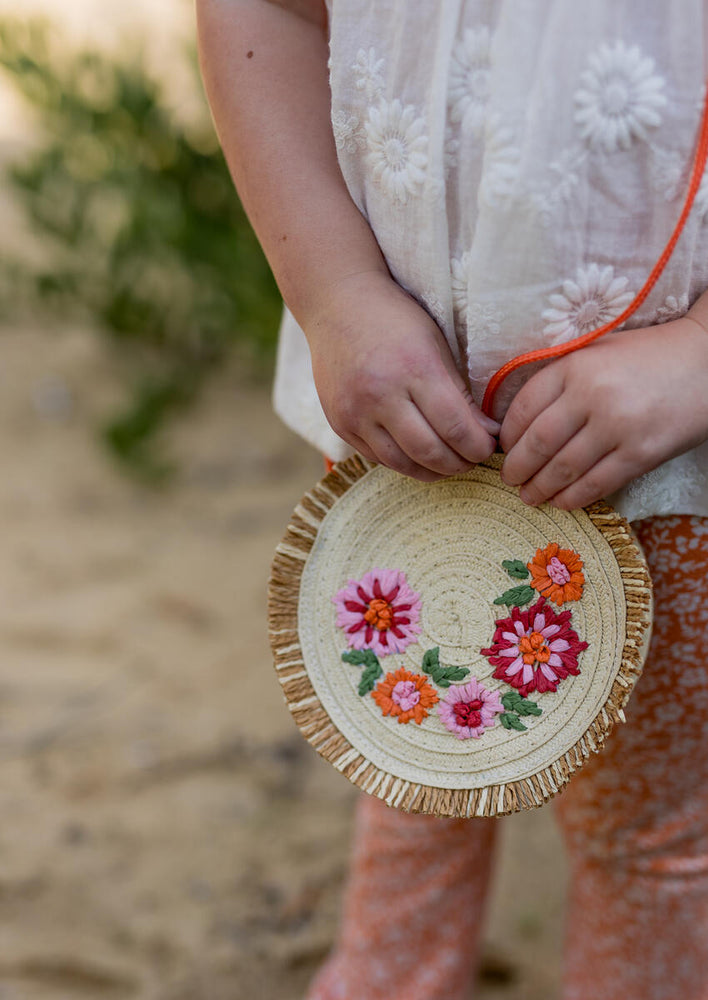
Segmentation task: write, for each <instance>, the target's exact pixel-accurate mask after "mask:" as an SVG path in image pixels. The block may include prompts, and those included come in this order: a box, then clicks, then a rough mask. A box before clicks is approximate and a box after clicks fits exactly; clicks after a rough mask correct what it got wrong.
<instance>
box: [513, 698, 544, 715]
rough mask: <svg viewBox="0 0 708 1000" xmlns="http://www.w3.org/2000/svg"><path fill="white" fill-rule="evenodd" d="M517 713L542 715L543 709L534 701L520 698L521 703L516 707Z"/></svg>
mask: <svg viewBox="0 0 708 1000" xmlns="http://www.w3.org/2000/svg"><path fill="white" fill-rule="evenodd" d="M516 711H517V712H518V713H519V715H543V709H542V708H539V707H538V705H537V704H536V702H535V701H528V700H527V699H526V698H522V699H521V704H520V705H519V707H518V708H517V709H516Z"/></svg>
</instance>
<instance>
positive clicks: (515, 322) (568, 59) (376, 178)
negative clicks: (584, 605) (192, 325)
mask: <svg viewBox="0 0 708 1000" xmlns="http://www.w3.org/2000/svg"><path fill="white" fill-rule="evenodd" d="M329 12H330V50H331V64H330V66H331V68H330V85H331V90H332V126H333V131H334V135H335V139H336V143H337V151H338V156H339V162H340V166H341V169H342V173H343V175H344V178H345V181H346V183H347V186H348V188H349V191H350V193H351V195H352V198H353V199H354V201H355V202H356V204H357V206H358V207H359V209H360V210H361V211H362V212H363V214H364V216H365V217H366V218H367V220H368V221H369V223H370V225H371V227H372V229H373V231H374V233H375V234H376V237H377V239H378V242H379V244H380V246H381V249H382V251H383V253H384V255H385V257H386V260H387V263H388V266H389V268H390V270H391V272H392V274H393V275H394V277H395V278H396V280H397V281H398V282H399V283H400V284H401V285H402V286H403V287H404V288H406V289H407V290H408V291H409V292H410V293H411V294H413V295H414V296H415V297H416V299H417V300H418V301H419V302H420V303H421V304H422V305H423V306H424V307H425V308H426V309H427V310H428V312H429V313H430V314H431V316H433V317H434V319H435V320H436V321H437V322H438V324H439V325H440V328H441V329H442V331H443V332H444V334H445V337H446V338H447V341H448V343H449V345H450V348H451V349H452V351H453V353H454V355H455V357H456V359H457V361H458V365H459V367H460V370H461V371H462V372H463V374H464V375H465V376H466V377H467V378H468V379H469V384H470V388H471V390H472V393H473V395H474V397H475V399H476V400H477V402H481V399H482V396H483V393H484V388H485V385H486V383H487V381H488V379H489V377H490V376H491V375H492V373H493V372H495V371H496V370H497V369H498V368H500V367H501V365H502V364H503V363H504V362H505V361H507V360H508V359H509V358H511V357H514V356H516V355H518V354H521V353H523V352H525V351H529V350H532V349H535V348H539V347H544V346H548V345H549V344H556V343H560V342H562V341H565V340H570V339H572V338H574V337H576V336H578V335H579V334H581V333H584V332H586V331H588V330H591V329H594V328H596V327H598V326H600V325H602V324H603V323H605V322H607V321H608V320H609V319H611V318H613V317H614V316H617V315H619V313H620V312H621V311H622V310H623V309H624V308H625V307H626V306H627V305H628V303H629V302H630V301H631V300H632V299H633V297H634V295H635V294H636V292H637V291H638V290H639V289H640V288H641V286H642V285H643V284H644V282H645V280H646V278H647V276H648V274H649V272H650V271H651V269H652V267H653V266H654V264H655V262H656V260H657V258H658V257H659V255H660V253H661V251H662V249H663V247H664V245H665V243H666V241H667V239H668V237H669V235H670V234H671V232H672V230H673V228H674V226H675V224H676V220H677V219H678V215H679V212H680V209H681V206H682V203H683V199H684V196H685V193H686V188H687V182H688V174H689V171H690V167H691V164H692V160H693V153H694V148H695V140H696V136H697V132H698V128H699V124H700V117H701V108H702V100H703V94H704V78H705V63H706V60H705V49H706V45H705V41H704V34H705V25H704V18H705V17H706V16H707V15H706V13H704V5H703V2H702V0H672V2H671V3H668V2H666V0H593V2H592V3H582V4H578V3H569V2H568V0H437V2H433V0H425V2H423V0H375V2H374V0H331V2H330V3H329ZM707 288H708V176H707V177H705V178H704V180H703V183H702V184H701V188H700V190H699V192H698V195H697V198H696V202H695V204H694V207H693V210H692V213H691V216H690V217H689V219H688V221H687V223H686V227H685V229H684V232H683V234H682V236H681V238H680V241H679V243H678V246H677V247H676V249H675V251H674V253H673V256H672V257H671V259H670V261H669V263H668V265H667V267H666V269H665V271H664V273H663V274H662V276H661V278H660V280H659V282H658V283H657V285H656V287H655V288H654V289H653V291H652V293H651V294H650V296H649V298H648V299H647V300H646V301H645V303H644V304H643V306H642V307H641V308H640V309H639V310H638V311H637V312H636V313H635V314H634V315H633V316H632V317H631V319H630V320H629V321H628V323H627V324H626V326H627V327H628V328H630V327H631V328H635V327H641V326H649V325H654V324H658V323H664V322H667V321H668V320H671V319H674V318H676V317H678V316H680V315H681V314H682V313H684V312H686V310H687V309H688V308H689V306H690V305H691V304H692V303H693V302H694V301H695V299H696V298H697V297H698V296H699V295H700V294H701V293H702V292H703V291H705V290H706V289H707ZM522 372H523V369H522ZM524 377H528V375H525V376H524ZM519 384H520V382H519V381H518V379H517V380H516V381H515V383H514V385H513V386H504V387H503V389H502V390H501V393H502V400H501V401H502V402H506V403H507V404H508V400H509V397H510V394H512V393H513V392H514V391H515V390H516V389H518V387H519ZM504 397H506V398H505V400H504ZM274 403H275V407H276V410H277V412H278V413H279V414H280V415H281V417H282V418H283V419H284V420H285V422H286V423H288V424H289V425H290V426H291V427H292V428H294V429H295V430H296V431H298V432H299V433H300V434H302V435H303V436H304V437H305V438H306V439H307V440H309V441H310V442H311V443H312V444H314V445H315V446H316V447H318V448H319V449H321V450H322V451H324V452H325V453H327V454H328V455H329V456H331V457H332V458H334V459H341V458H344V457H346V456H347V455H349V454H351V449H350V448H349V446H348V445H346V444H345V442H343V441H342V440H341V439H340V438H338V437H337V436H336V435H335V434H334V432H333V431H332V430H331V429H330V428H329V426H328V425H327V422H326V420H325V418H324V415H323V413H322V410H321V408H320V405H319V401H318V399H317V393H316V390H315V386H314V383H313V380H312V372H311V368H310V360H309V352H308V348H307V344H306V341H305V338H304V334H303V333H302V331H301V330H300V328H299V327H298V326H297V324H296V322H295V320H294V319H293V318H292V316H290V315H289V313H287V311H286V313H285V315H284V319H283V325H282V329H281V338H280V347H279V354H278V366H277V372H276V382H275V390H274ZM612 500H613V502H614V503H615V504H616V505H617V506H618V507H619V509H620V510H621V511H622V513H624V514H625V516H627V517H629V518H630V519H632V520H633V519H636V518H640V517H647V516H650V515H654V514H671V513H676V514H678V513H681V514H699V515H704V516H708V444H703V445H701V446H700V447H699V448H697V449H695V450H694V451H692V452H689V453H687V454H685V455H682V456H680V457H679V458H676V459H673V460H672V461H670V462H667V463H666V464H665V465H663V466H661V467H660V468H659V469H657V470H655V471H653V472H650V473H649V474H647V475H646V476H643V477H641V478H640V479H638V480H636V481H635V482H633V483H631V484H630V485H629V486H628V487H627V488H626V489H625V490H622V491H621V492H620V493H618V494H616V495H615V496H614V497H613V498H612Z"/></svg>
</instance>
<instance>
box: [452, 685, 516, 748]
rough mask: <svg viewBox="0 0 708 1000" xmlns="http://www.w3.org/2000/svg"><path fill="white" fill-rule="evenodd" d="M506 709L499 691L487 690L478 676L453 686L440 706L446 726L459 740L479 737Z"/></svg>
mask: <svg viewBox="0 0 708 1000" xmlns="http://www.w3.org/2000/svg"><path fill="white" fill-rule="evenodd" d="M503 711H504V706H503V705H502V703H501V695H500V694H499V692H498V691H487V689H486V688H483V687H482V685H481V684H480V683H479V681H478V680H477V678H476V677H472V678H471V679H470V680H469V681H468V683H467V684H459V685H453V686H451V687H450V688H449V689H448V692H447V694H446V695H445V697H444V698H443V700H442V701H441V702H440V704H439V705H438V715H439V716H440V718H441V720H442V722H443V725H444V726H445V727H446V728H447V729H449V730H450V732H451V733H454V734H455V736H456V737H457V738H458V740H467V739H469V738H470V737H473V738H474V739H479V737H480V736H482V735H483V733H484V730H485V729H491V728H492V726H494V725H495V724H496V716H497V715H498V714H499V713H500V712H503Z"/></svg>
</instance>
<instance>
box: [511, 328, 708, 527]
mask: <svg viewBox="0 0 708 1000" xmlns="http://www.w3.org/2000/svg"><path fill="white" fill-rule="evenodd" d="M706 438H708V331H706V330H705V329H704V328H703V326H702V325H701V324H699V323H698V322H697V321H696V320H695V319H692V318H691V317H689V316H684V317H682V318H681V319H678V320H676V321H674V322H672V323H666V324H664V325H662V326H658V327H647V328H644V329H640V330H626V331H621V332H618V333H612V334H608V335H607V336H606V337H605V338H603V339H601V340H599V341H598V342H596V343H595V344H591V345H590V346H589V347H586V348H583V349H582V350H580V351H577V352H575V353H574V354H569V355H567V356H566V357H563V358H558V359H557V360H555V361H552V362H551V363H550V364H549V365H547V366H546V367H545V368H543V369H542V370H541V371H539V372H537V373H536V374H535V375H533V376H532V377H531V378H530V379H529V381H528V382H527V383H526V385H525V386H524V387H523V388H522V389H521V390H520V391H519V393H518V394H517V395H516V397H515V398H514V400H513V402H512V404H511V406H510V407H509V410H508V412H507V414H506V416H505V418H504V421H503V423H502V428H501V435H500V442H501V445H502V448H503V449H504V451H505V452H506V453H507V454H506V458H505V460H504V466H503V468H502V473H501V475H502V479H503V480H504V482H505V483H508V484H509V485H511V486H521V492H520V495H521V499H522V500H523V501H524V503H528V504H532V505H535V504H539V503H542V502H543V501H544V500H548V501H550V502H551V503H552V504H553V505H554V506H556V507H560V508H562V509H564V510H571V509H573V508H576V507H584V506H586V505H587V504H590V503H593V502H594V501H595V500H599V499H600V498H601V497H605V496H607V495H608V494H610V493H614V491H615V490H618V489H620V488H621V487H623V486H626V485H627V483H629V482H630V481H631V480H632V479H635V478H636V477H637V476H641V475H642V474H643V473H645V472H649V471H650V470H651V469H655V468H656V467H657V466H658V465H661V463H662V462H666V461H668V460H669V459H670V458H674V457H675V456H676V455H679V454H681V453H682V452H685V451H688V450H690V449H691V448H695V447H696V446H697V445H698V444H700V443H701V442H702V441H704V440H706Z"/></svg>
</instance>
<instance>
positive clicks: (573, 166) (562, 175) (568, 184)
mask: <svg viewBox="0 0 708 1000" xmlns="http://www.w3.org/2000/svg"><path fill="white" fill-rule="evenodd" d="M586 157H587V152H586V151H585V150H583V149H582V148H578V147H571V148H569V149H564V150H561V152H560V153H559V154H558V157H557V158H556V159H555V160H552V161H551V163H550V164H549V170H550V172H551V174H552V175H553V176H552V177H550V178H549V180H548V182H547V183H545V184H544V185H543V187H542V188H541V190H539V191H537V192H536V193H535V194H534V195H533V196H532V198H533V203H534V205H535V207H536V211H537V212H538V214H539V218H540V221H541V223H542V224H543V225H544V226H550V225H552V224H553V222H554V217H555V213H556V211H557V210H558V208H559V207H560V206H561V205H562V204H563V203H566V204H567V203H570V202H571V201H572V199H573V198H574V196H575V193H576V188H577V186H578V184H579V183H580V177H579V175H578V171H579V169H580V167H581V166H582V164H583V161H584V160H585V158H586Z"/></svg>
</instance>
